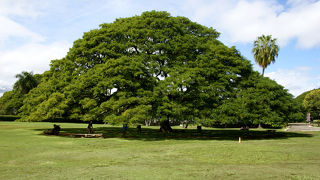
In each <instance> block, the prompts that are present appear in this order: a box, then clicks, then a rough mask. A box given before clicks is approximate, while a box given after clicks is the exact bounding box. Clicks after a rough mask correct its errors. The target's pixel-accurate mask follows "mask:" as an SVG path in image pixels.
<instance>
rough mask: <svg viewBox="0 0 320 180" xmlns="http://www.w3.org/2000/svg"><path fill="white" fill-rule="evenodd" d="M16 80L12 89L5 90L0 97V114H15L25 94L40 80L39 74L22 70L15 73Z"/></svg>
mask: <svg viewBox="0 0 320 180" xmlns="http://www.w3.org/2000/svg"><path fill="white" fill-rule="evenodd" d="M16 78H18V80H17V81H16V82H15V84H14V86H13V89H12V90H11V91H7V92H5V93H4V94H3V96H2V97H1V98H0V114H5V115H17V114H18V112H19V109H20V107H21V106H22V105H23V101H24V98H25V95H26V94H27V93H28V92H29V91H30V90H31V89H33V88H35V87H36V86H37V85H38V83H39V82H40V81H41V75H39V74H36V75H33V73H32V72H30V73H29V72H24V71H23V72H22V73H21V74H17V75H16Z"/></svg>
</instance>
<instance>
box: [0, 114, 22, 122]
mask: <svg viewBox="0 0 320 180" xmlns="http://www.w3.org/2000/svg"><path fill="white" fill-rule="evenodd" d="M17 119H20V116H15V115H0V121H15V120H17Z"/></svg>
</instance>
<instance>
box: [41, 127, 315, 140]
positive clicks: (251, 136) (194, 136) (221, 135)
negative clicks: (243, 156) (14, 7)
mask: <svg viewBox="0 0 320 180" xmlns="http://www.w3.org/2000/svg"><path fill="white" fill-rule="evenodd" d="M36 130H37V131H43V130H44V129H36ZM86 133H88V130H87V128H63V127H62V128H61V131H60V135H59V136H61V137H72V135H73V134H86ZM94 133H96V134H100V133H102V134H103V137H104V138H123V139H128V140H130V139H132V140H143V141H159V140H166V139H174V140H233V141H234V140H238V138H239V137H241V138H242V139H243V140H266V139H288V138H296V137H312V136H313V135H312V134H306V133H296V132H283V131H275V132H273V131H271V132H270V131H267V130H250V131H242V130H237V129H204V130H202V131H201V133H199V132H197V130H196V129H174V130H173V132H170V133H162V132H160V130H159V129H154V128H142V131H141V133H139V132H138V130H137V129H136V128H128V130H127V132H126V134H125V136H123V133H122V128H120V127H97V128H94Z"/></svg>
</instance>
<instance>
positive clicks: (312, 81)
mask: <svg viewBox="0 0 320 180" xmlns="http://www.w3.org/2000/svg"><path fill="white" fill-rule="evenodd" d="M312 71H313V69H312V68H310V67H298V68H295V69H279V70H277V71H276V72H270V73H266V74H265V76H266V77H269V78H270V79H273V80H275V81H277V82H278V83H279V84H281V85H282V86H284V87H286V89H288V90H289V92H290V93H291V94H293V95H294V96H298V95H300V94H301V93H303V92H305V91H308V90H311V89H315V88H319V87H320V77H314V75H313V74H312Z"/></svg>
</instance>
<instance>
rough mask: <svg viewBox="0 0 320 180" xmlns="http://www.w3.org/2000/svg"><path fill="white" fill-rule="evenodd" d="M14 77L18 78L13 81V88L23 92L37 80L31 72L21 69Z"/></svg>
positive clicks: (25, 92)
mask: <svg viewBox="0 0 320 180" xmlns="http://www.w3.org/2000/svg"><path fill="white" fill-rule="evenodd" d="M16 78H18V80H17V81H16V82H15V83H14V86H13V89H15V90H19V91H20V92H21V93H23V94H27V93H28V92H29V91H30V90H31V89H33V88H35V87H36V86H37V85H38V81H37V79H36V78H35V77H34V75H33V73H32V72H30V73H29V72H25V71H22V73H21V74H17V75H16Z"/></svg>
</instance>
